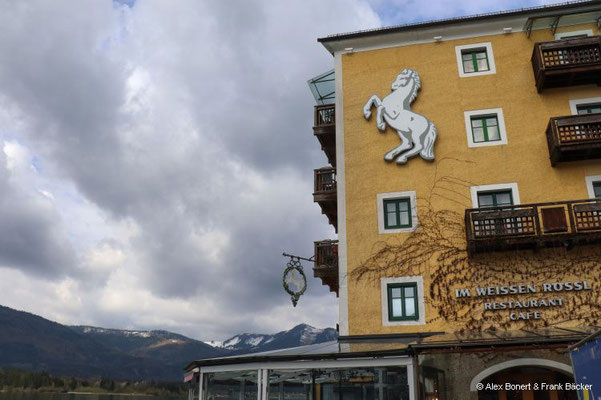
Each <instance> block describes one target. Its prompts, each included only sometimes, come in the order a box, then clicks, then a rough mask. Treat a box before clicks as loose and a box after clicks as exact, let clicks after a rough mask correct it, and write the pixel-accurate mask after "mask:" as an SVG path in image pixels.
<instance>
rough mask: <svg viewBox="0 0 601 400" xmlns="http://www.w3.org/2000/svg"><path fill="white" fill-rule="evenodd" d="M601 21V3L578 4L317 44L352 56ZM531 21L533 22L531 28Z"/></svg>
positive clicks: (324, 40) (336, 38)
mask: <svg viewBox="0 0 601 400" xmlns="http://www.w3.org/2000/svg"><path fill="white" fill-rule="evenodd" d="M558 17H559V19H558ZM599 17H601V0H590V1H576V2H569V3H562V4H558V5H548V6H538V7H531V8H523V9H519V10H512V11H504V12H497V13H490V14H479V15H473V16H467V17H458V18H450V19H443V20H436V21H428V22H420V23H416V24H407V25H398V26H392V27H387V28H379V29H372V30H364V31H357V32H351V33H343V34H337V35H331V36H327V37H322V38H319V39H317V40H318V42H320V43H321V44H322V45H323V46H324V47H325V48H326V49H327V50H328V51H329V52H330V53H331V54H335V53H339V52H343V53H352V52H359V51H367V50H375V49H380V48H387V47H396V46H407V45H412V44H420V43H432V42H437V41H447V40H455V39H463V38H470V37H478V36H488V35H502V34H507V33H510V32H511V33H514V32H528V31H532V30H538V29H551V30H554V29H557V27H558V26H570V25H576V24H582V23H588V22H597V23H598V24H601V20H600V19H599ZM528 21H532V23H531V24H530V27H529V26H528V25H529V22H528ZM554 24H555V25H554ZM435 38H437V39H435Z"/></svg>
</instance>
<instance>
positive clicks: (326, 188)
mask: <svg viewBox="0 0 601 400" xmlns="http://www.w3.org/2000/svg"><path fill="white" fill-rule="evenodd" d="M314 173H315V186H314V190H315V191H314V192H313V201H314V202H315V203H317V204H319V207H321V213H322V214H325V215H326V217H328V221H329V222H330V224H332V226H334V228H335V229H338V204H337V192H336V168H332V167H324V168H319V169H316V170H314Z"/></svg>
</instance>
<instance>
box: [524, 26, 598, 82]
mask: <svg viewBox="0 0 601 400" xmlns="http://www.w3.org/2000/svg"><path fill="white" fill-rule="evenodd" d="M532 69H533V70H534V79H535V81H536V89H537V90H538V92H539V93H540V92H541V91H542V90H543V89H548V88H553V87H564V86H573V85H586V84H591V83H594V84H599V83H601V36H591V37H585V38H577V39H563V40H554V41H552V42H538V43H536V44H535V45H534V51H533V53H532Z"/></svg>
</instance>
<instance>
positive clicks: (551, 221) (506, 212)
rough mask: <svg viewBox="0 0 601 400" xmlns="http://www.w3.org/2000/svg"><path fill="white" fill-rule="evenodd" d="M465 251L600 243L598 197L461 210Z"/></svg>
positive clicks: (600, 216) (600, 230)
mask: <svg viewBox="0 0 601 400" xmlns="http://www.w3.org/2000/svg"><path fill="white" fill-rule="evenodd" d="M465 227H466V229H465V231H466V237H467V244H468V253H469V255H470V256H471V255H473V254H474V253H480V252H490V251H496V250H511V249H519V248H526V247H552V246H568V247H571V246H573V245H576V244H590V243H601V199H587V200H575V201H563V202H553V203H536V204H521V205H515V206H503V207H486V208H475V209H468V210H466V211H465Z"/></svg>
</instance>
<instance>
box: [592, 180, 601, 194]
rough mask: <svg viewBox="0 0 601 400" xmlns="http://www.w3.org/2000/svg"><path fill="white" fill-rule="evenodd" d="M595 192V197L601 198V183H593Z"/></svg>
mask: <svg viewBox="0 0 601 400" xmlns="http://www.w3.org/2000/svg"><path fill="white" fill-rule="evenodd" d="M593 191H594V192H595V197H601V182H593Z"/></svg>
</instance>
